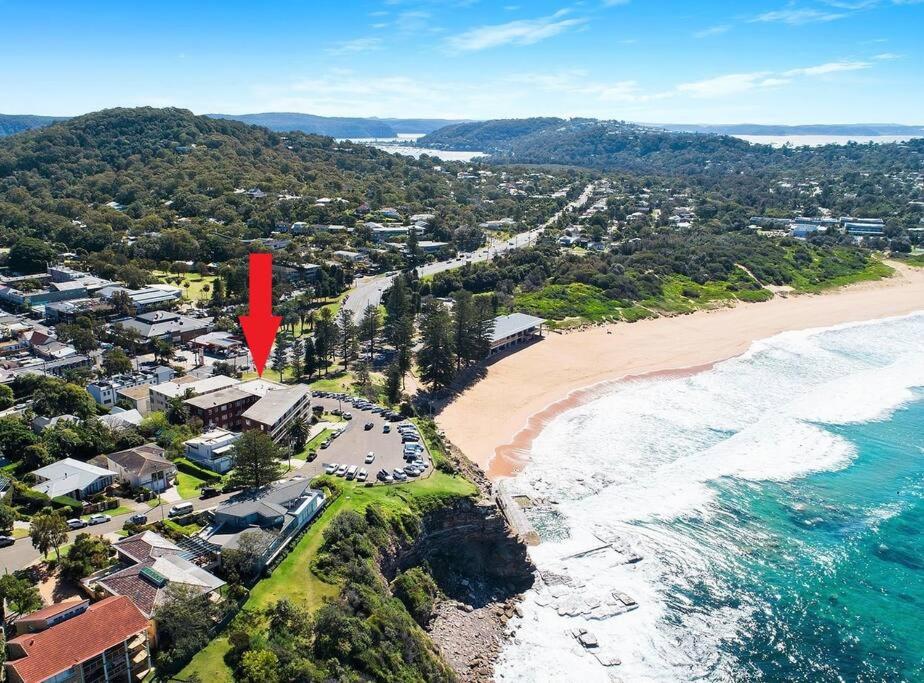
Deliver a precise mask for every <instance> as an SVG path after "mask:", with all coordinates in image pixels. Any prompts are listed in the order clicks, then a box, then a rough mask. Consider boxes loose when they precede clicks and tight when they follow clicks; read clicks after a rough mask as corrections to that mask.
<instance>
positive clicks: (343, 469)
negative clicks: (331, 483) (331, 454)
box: [336, 465, 347, 477]
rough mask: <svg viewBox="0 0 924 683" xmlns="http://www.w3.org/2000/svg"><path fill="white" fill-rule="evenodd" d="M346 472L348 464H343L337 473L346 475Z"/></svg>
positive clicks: (341, 475)
mask: <svg viewBox="0 0 924 683" xmlns="http://www.w3.org/2000/svg"><path fill="white" fill-rule="evenodd" d="M346 473H347V466H346V465H341V466H340V467H338V468H337V472H336V474H337V476H338V477H345V476H346Z"/></svg>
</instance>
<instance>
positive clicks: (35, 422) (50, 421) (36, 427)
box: [31, 415, 80, 434]
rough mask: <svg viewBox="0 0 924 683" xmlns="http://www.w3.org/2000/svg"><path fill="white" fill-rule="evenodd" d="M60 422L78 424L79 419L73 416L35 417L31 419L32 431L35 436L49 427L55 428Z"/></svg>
mask: <svg viewBox="0 0 924 683" xmlns="http://www.w3.org/2000/svg"><path fill="white" fill-rule="evenodd" d="M61 422H74V423H77V422H80V418H78V417H76V416H74V415H55V416H54V417H45V416H44V415H36V416H35V417H34V418H33V419H32V424H31V427H32V431H33V432H35V433H36V434H41V433H42V432H44V431H45V430H46V429H48V428H49V427H56V426H57V425H58V424H59V423H61Z"/></svg>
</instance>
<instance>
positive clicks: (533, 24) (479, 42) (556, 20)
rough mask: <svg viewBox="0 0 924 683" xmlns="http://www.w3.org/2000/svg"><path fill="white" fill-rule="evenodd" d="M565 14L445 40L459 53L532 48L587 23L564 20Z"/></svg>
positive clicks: (515, 22) (581, 20)
mask: <svg viewBox="0 0 924 683" xmlns="http://www.w3.org/2000/svg"><path fill="white" fill-rule="evenodd" d="M567 14H568V11H567V10H559V11H558V12H556V13H555V14H552V15H550V16H547V17H539V18H537V19H519V20H517V21H509V22H507V23H505V24H494V25H489V26H478V27H476V28H473V29H470V30H468V31H464V32H463V33H460V34H458V35H455V36H451V37H450V38H448V39H447V41H446V42H447V45H448V46H449V47H450V48H451V49H453V50H455V51H458V52H474V51H477V50H487V49H489V48H493V47H500V46H501V45H533V44H534V43H538V42H539V41H542V40H545V39H547V38H552V37H553V36H557V35H558V34H560V33H563V32H565V31H567V30H569V29H573V28H575V27H577V26H581V25H583V24H585V23H587V20H586V19H580V18H574V19H566V18H565V16H566V15H567Z"/></svg>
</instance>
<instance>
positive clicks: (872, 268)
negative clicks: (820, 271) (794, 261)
mask: <svg viewBox="0 0 924 683" xmlns="http://www.w3.org/2000/svg"><path fill="white" fill-rule="evenodd" d="M894 273H895V269H894V268H892V267H891V266H888V265H886V264H885V263H883V262H882V261H879V260H875V259H874V260H873V261H872V262H871V263H870V264H869V265H868V266H867V267H866V268H864V269H863V270H859V271H856V272H853V273H849V274H847V275H838V276H835V277H830V278H826V279H822V280H821V281H819V282H811V281H806V280H805V279H803V278H799V279H797V281H796V283H795V287H796V289H798V290H800V291H803V292H823V291H825V290H827V289H834V288H835V287H843V286H845V285H852V284H855V283H857V282H868V281H870V280H881V279H882V278H885V277H891V276H892V275H893V274H894Z"/></svg>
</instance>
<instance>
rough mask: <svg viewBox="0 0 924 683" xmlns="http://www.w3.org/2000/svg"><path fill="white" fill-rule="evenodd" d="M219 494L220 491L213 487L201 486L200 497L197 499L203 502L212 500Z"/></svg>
mask: <svg viewBox="0 0 924 683" xmlns="http://www.w3.org/2000/svg"><path fill="white" fill-rule="evenodd" d="M220 493H221V491H219V490H218V489H217V488H216V487H214V486H203V487H202V491H201V495H200V496H199V497H200V498H202V499H203V500H205V499H206V498H214V497H215V496H217V495H218V494H220Z"/></svg>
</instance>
